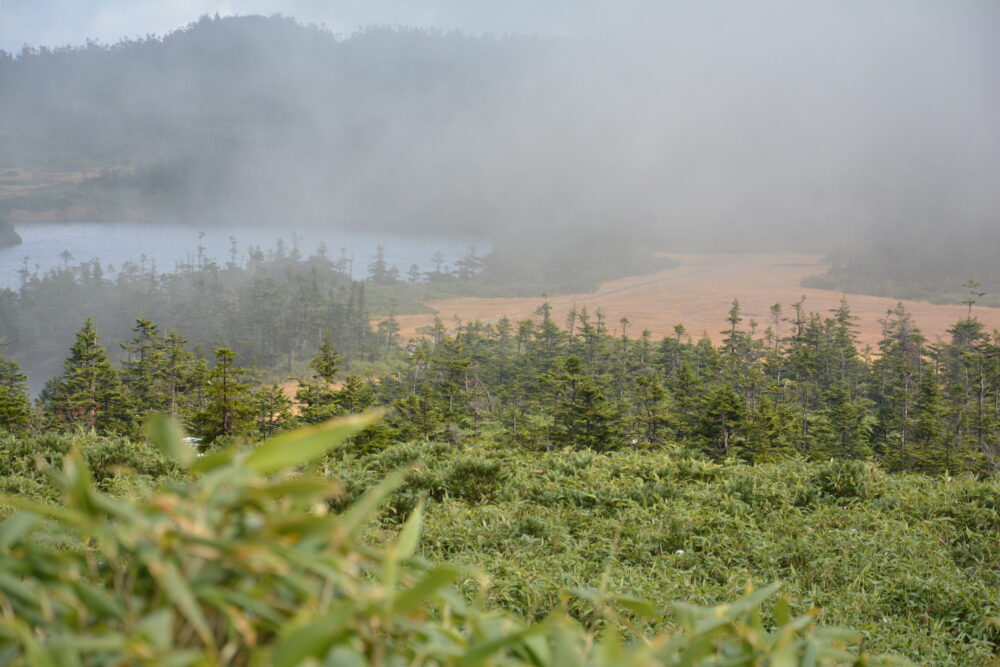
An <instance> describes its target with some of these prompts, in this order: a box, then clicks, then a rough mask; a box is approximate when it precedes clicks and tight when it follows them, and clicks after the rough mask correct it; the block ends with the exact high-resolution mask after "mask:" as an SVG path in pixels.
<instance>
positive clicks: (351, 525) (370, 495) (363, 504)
mask: <svg viewBox="0 0 1000 667" xmlns="http://www.w3.org/2000/svg"><path fill="white" fill-rule="evenodd" d="M406 473H407V471H406V470H397V471H396V472H394V473H392V474H390V475H389V476H387V477H386V478H385V479H383V480H382V481H381V482H379V483H378V484H377V485H376V486H375V487H374V488H372V489H369V490H368V491H367V492H365V494H364V495H363V496H361V498H359V499H358V500H357V501H356V502H355V503H354V504H353V505H351V506H350V507H349V508H347V510H346V511H345V512H344V513H343V514H341V515H340V530H341V531H343V533H344V534H345V535H353V534H354V533H355V532H357V530H358V529H359V528H360V527H361V526H362V525H364V523H365V522H366V521H368V520H369V519H370V518H371V516H372V514H374V512H375V509H376V508H377V507H378V506H379V505H381V504H382V503H383V502H384V501H385V500H386V498H388V497H389V496H390V495H391V494H392V492H393V491H395V490H396V489H398V488H399V487H400V486H402V485H403V481H404V480H405V479H406Z"/></svg>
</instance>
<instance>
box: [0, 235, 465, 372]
mask: <svg viewBox="0 0 1000 667" xmlns="http://www.w3.org/2000/svg"><path fill="white" fill-rule="evenodd" d="M65 260H66V261H65V262H64V263H63V265H62V266H60V267H58V268H56V269H53V270H49V271H47V272H45V273H41V274H39V273H38V272H37V271H34V272H33V271H30V270H29V269H28V267H27V263H25V266H24V267H22V269H21V272H20V285H19V287H18V289H17V290H9V289H8V290H0V346H2V347H3V348H4V351H5V352H6V353H7V354H8V355H9V356H11V357H13V358H15V359H17V360H18V361H19V362H20V363H21V365H22V366H23V367H24V368H25V369H27V370H28V371H29V373H30V374H31V375H32V376H33V377H38V378H42V379H44V378H48V377H50V376H52V375H54V374H55V373H56V372H58V370H59V364H60V362H61V360H62V358H63V356H64V355H65V350H66V349H67V348H68V347H69V345H70V344H71V343H72V332H73V331H75V330H76V329H77V328H79V326H80V323H81V322H83V320H84V319H86V318H87V317H91V316H93V317H94V318H95V320H96V321H98V322H99V323H100V324H101V327H102V330H103V332H104V334H105V335H106V336H107V340H108V341H110V345H111V347H112V348H114V349H117V347H118V345H120V344H122V343H125V342H126V341H128V340H129V339H130V338H131V336H132V333H131V330H132V328H133V326H134V324H135V320H136V318H141V319H148V320H152V321H155V322H157V323H158V324H159V325H161V326H162V327H163V328H164V330H169V329H171V328H173V329H179V330H183V331H184V332H185V337H186V339H187V340H188V341H189V343H190V346H191V347H192V348H193V349H194V350H196V351H199V353H202V354H206V355H207V354H209V352H206V351H210V350H212V349H215V348H218V347H226V348H231V349H233V350H235V351H236V353H237V354H238V357H239V361H240V362H241V363H242V364H244V365H247V366H251V367H253V368H255V369H257V370H259V371H261V372H266V371H273V372H275V373H277V372H281V373H284V374H288V373H290V372H292V371H293V370H294V369H295V368H297V367H299V366H303V367H304V365H305V364H306V363H307V362H308V360H309V358H311V356H312V354H313V353H314V351H315V349H316V348H317V347H318V346H319V345H320V343H321V342H322V341H323V340H324V338H325V337H331V338H332V339H333V340H334V341H335V342H336V344H337V346H338V347H339V349H340V350H341V351H342V352H343V354H345V356H346V357H347V360H348V362H353V361H356V360H358V361H365V360H367V361H372V360H375V359H378V358H380V357H381V354H382V350H384V349H385V341H384V338H385V336H386V335H392V332H393V331H394V330H396V329H398V325H396V324H395V320H394V319H393V317H392V315H393V314H394V313H395V314H399V313H404V312H413V311H414V310H418V309H420V308H421V306H419V305H418V303H417V302H418V300H419V299H421V298H423V296H424V294H425V293H426V292H427V291H428V290H441V289H463V288H465V287H466V286H467V285H466V284H467V283H469V282H470V281H471V280H472V279H473V278H474V277H476V276H477V275H478V273H479V272H480V270H481V263H482V258H480V257H479V256H478V255H477V254H476V252H475V250H474V249H471V248H470V249H469V251H468V252H466V253H465V255H463V256H462V257H461V258H459V259H458V261H457V263H456V264H457V266H455V267H454V269H452V268H451V267H449V266H448V265H447V264H445V263H444V258H443V257H442V256H441V255H440V253H438V254H437V255H435V257H434V258H433V260H434V261H433V268H432V269H431V270H429V271H426V272H421V271H420V270H419V269H418V268H417V267H412V266H411V267H409V268H408V269H404V270H405V273H402V272H401V270H400V268H399V267H396V266H395V265H392V264H388V263H387V262H386V260H385V255H384V251H383V250H382V248H379V249H378V250H377V252H376V254H375V255H374V256H373V257H372V258H371V262H370V263H369V264H368V266H367V267H364V266H361V267H358V266H353V267H352V266H351V264H350V260H349V259H347V258H346V256H344V255H343V253H341V255H340V256H339V257H336V258H334V257H330V256H328V254H327V251H326V249H325V248H324V247H322V246H321V247H320V248H318V249H317V250H316V251H315V252H314V253H312V254H310V255H308V256H307V255H305V254H304V253H302V252H301V251H300V250H299V249H298V247H297V246H295V245H294V244H293V245H292V246H291V247H289V246H287V245H285V244H284V243H283V242H281V241H279V242H278V244H277V245H276V246H275V247H274V248H272V249H270V250H267V251H264V250H262V249H260V248H258V247H251V248H249V249H247V251H246V252H245V253H243V252H241V251H240V249H239V248H238V246H237V242H236V240H235V239H233V245H232V250H231V253H230V256H229V257H228V258H227V259H226V260H225V261H220V260H216V259H213V258H211V257H209V256H208V255H206V253H205V251H204V249H203V248H198V249H197V250H196V251H195V252H193V253H192V255H191V258H190V260H189V261H188V262H185V263H182V264H180V265H178V266H177V267H175V269H174V270H173V271H172V272H164V271H162V269H161V267H158V266H157V265H156V264H155V262H154V261H153V260H151V259H148V258H144V259H142V260H140V261H138V262H127V263H125V264H124V265H122V266H120V267H117V268H114V270H112V268H111V267H108V268H106V267H104V266H102V264H101V263H100V262H97V261H90V262H82V263H78V264H74V263H72V258H71V256H70V255H69V254H68V253H67V254H66V255H65ZM359 273H360V274H362V275H363V276H364V278H363V279H362V280H353V279H352V278H351V275H352V274H359ZM373 313H382V314H383V316H382V317H381V318H379V319H375V318H374V316H373ZM373 320H374V321H373ZM387 332H388V333H387Z"/></svg>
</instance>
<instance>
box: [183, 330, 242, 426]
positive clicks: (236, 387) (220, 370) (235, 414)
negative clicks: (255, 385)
mask: <svg viewBox="0 0 1000 667" xmlns="http://www.w3.org/2000/svg"><path fill="white" fill-rule="evenodd" d="M246 374H247V371H246V369H243V368H239V367H237V366H236V354H235V353H234V352H233V351H232V350H230V349H228V348H219V349H217V350H215V366H214V367H213V368H212V371H211V373H210V375H209V380H208V387H207V391H206V394H207V404H206V406H205V408H204V409H203V410H202V411H201V412H199V413H197V414H196V415H195V416H194V418H193V419H192V426H193V427H194V429H193V430H194V432H195V433H196V434H197V435H198V436H200V437H201V438H203V439H204V440H205V442H213V441H215V440H217V439H218V438H221V437H224V436H230V435H237V434H239V433H241V432H242V431H243V430H244V429H245V428H246V427H247V421H248V419H249V418H250V416H251V414H252V409H253V408H252V406H251V404H250V391H249V389H250V388H249V385H247V384H245V383H243V382H242V381H241V380H242V379H243V377H244V376H245V375H246Z"/></svg>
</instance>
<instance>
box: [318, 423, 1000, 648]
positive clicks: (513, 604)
mask: <svg viewBox="0 0 1000 667" xmlns="http://www.w3.org/2000/svg"><path fill="white" fill-rule="evenodd" d="M469 461H481V462H483V464H484V465H482V466H481V467H480V470H483V471H486V470H492V471H494V472H491V473H490V474H491V475H495V476H496V479H497V480H498V481H497V482H496V483H494V484H492V485H490V486H486V487H485V489H483V490H482V491H479V490H478V489H477V492H476V493H469V492H468V489H469V486H470V484H471V480H474V479H476V477H475V476H473V475H472V474H470V475H469V478H470V479H465V478H463V477H461V476H458V475H456V474H455V471H456V470H457V469H458V467H459V466H462V467H464V466H466V465H467V463H466V462H469ZM414 462H418V463H417V464H416V467H414V468H410V472H409V473H408V474H407V477H406V482H405V483H404V486H403V487H402V488H401V489H400V490H398V491H397V492H396V493H395V494H394V495H393V496H392V497H391V498H390V499H389V501H388V504H387V506H386V510H385V511H384V512H383V513H382V514H381V515H380V519H381V520H380V524H379V526H377V527H375V528H373V530H372V532H371V535H372V536H373V539H379V538H380V536H381V535H383V534H384V533H385V531H388V530H393V529H394V528H395V527H397V526H398V525H399V524H400V523H401V522H402V521H403V520H404V519H405V517H406V516H407V514H408V512H409V511H411V510H412V508H414V507H415V506H416V505H417V503H418V502H419V499H420V498H421V497H424V498H426V499H427V505H426V511H425V517H424V539H423V541H422V545H423V546H422V553H423V554H424V555H426V556H427V557H429V558H430V559H431V560H434V561H440V560H447V561H449V562H456V563H461V564H465V565H469V566H473V567H476V568H478V569H481V570H483V571H485V572H487V573H488V574H489V575H490V577H491V582H492V586H491V588H490V590H489V591H488V593H487V600H488V601H489V602H490V603H491V604H493V605H496V606H499V607H502V608H505V609H508V610H510V611H512V612H514V613H517V614H518V615H521V616H524V617H527V618H531V619H535V620H542V619H544V618H546V617H547V616H548V615H549V614H551V613H553V612H556V611H560V610H565V611H566V612H567V613H569V614H570V616H571V617H573V618H575V619H577V620H578V621H580V622H581V623H584V624H585V625H587V626H588V627H597V628H606V627H618V626H617V625H616V624H615V623H610V624H608V622H607V621H606V619H604V618H603V617H602V616H601V615H600V614H599V613H597V611H596V610H595V607H594V606H593V605H592V604H589V603H587V602H586V601H585V600H581V599H577V598H570V599H568V600H567V598H566V597H565V595H564V592H565V591H566V590H568V589H578V588H583V589H597V590H613V591H618V592H622V593H628V594H631V595H634V596H637V597H638V598H640V599H645V600H648V601H650V602H651V603H653V604H654V605H656V606H659V607H666V606H668V605H669V603H670V602H671V601H672V600H676V599H684V600H689V601H691V602H695V603H698V604H703V605H714V604H718V603H720V602H722V601H725V600H731V599H733V598H736V597H738V596H739V595H741V594H742V593H743V591H744V587H745V585H746V583H747V582H748V581H754V582H761V581H774V580H780V581H782V582H783V587H782V590H783V593H784V595H785V597H786V598H787V600H788V602H789V604H790V605H791V607H792V609H794V610H798V611H799V612H804V611H806V610H808V609H809V608H810V607H812V606H816V607H821V608H823V610H824V613H823V616H822V617H821V618H820V619H819V621H820V623H821V624H822V625H824V626H825V625H827V624H832V625H845V626H851V627H855V628H857V629H858V631H859V632H860V633H861V639H860V642H861V645H862V646H864V647H865V648H866V649H867V650H869V651H875V652H893V653H899V654H903V655H906V656H908V657H910V658H911V659H913V660H915V661H916V662H918V663H920V664H952V665H967V664H987V663H988V662H989V660H991V659H992V656H993V655H994V653H995V652H996V651H997V649H998V647H1000V633H998V632H997V630H996V628H994V627H993V626H990V625H989V624H988V623H987V620H988V619H989V618H992V617H994V616H997V615H998V614H1000V593H998V591H1000V577H998V575H997V572H998V570H997V568H996V567H995V564H996V534H997V530H1000V504H998V501H997V498H1000V482H998V481H997V480H996V479H994V478H989V479H985V480H980V479H976V478H975V477H971V476H970V477H960V478H944V479H941V478H934V477H928V476H925V475H922V474H899V473H896V474H888V473H885V472H883V471H882V470H881V469H880V468H878V467H877V466H875V465H873V464H871V463H869V462H866V461H855V460H843V459H835V460H833V461H825V462H808V461H804V460H802V459H785V460H782V461H781V462H777V463H768V464H762V465H747V464H741V463H736V462H729V463H723V464H717V463H713V462H712V461H710V460H707V459H704V458H701V457H698V456H694V457H692V456H691V455H690V454H688V453H686V452H684V451H683V450H681V449H680V448H667V449H665V450H664V449H653V450H646V449H642V448H640V449H638V450H636V451H632V450H631V449H624V450H618V451H611V452H595V451H591V450H582V451H580V450H572V449H566V450H558V451H552V452H538V451H534V450H530V451H529V450H512V449H510V448H509V447H508V446H506V445H501V444H493V443H489V442H484V443H477V444H467V445H465V446H464V447H462V448H460V449H456V448H454V447H452V446H450V445H447V444H443V443H423V442H411V443H403V444H396V445H390V446H387V447H386V448H384V449H383V450H381V451H372V452H368V453H359V452H357V451H355V450H352V449H350V448H345V449H344V450H341V451H340V452H338V453H337V454H336V455H335V456H334V457H333V458H332V460H331V461H330V462H329V463H328V464H327V466H328V469H329V470H330V471H331V473H332V474H334V475H336V476H337V477H338V478H340V479H342V480H343V481H344V483H345V487H346V488H347V489H348V494H347V497H349V498H358V497H360V496H361V495H362V494H363V493H364V492H365V491H366V490H367V489H369V488H371V487H372V486H373V485H374V484H375V483H376V482H377V480H378V479H380V478H382V477H383V476H384V475H386V474H388V473H389V472H390V471H392V470H395V469H397V468H399V467H407V466H410V465H413V464H414ZM479 479H480V480H483V481H487V480H489V477H488V476H486V475H483V476H482V477H479ZM338 506H339V505H338ZM464 590H465V591H466V592H467V593H468V594H469V595H473V596H474V595H476V594H477V591H476V589H475V587H466V588H464ZM765 618H769V617H768V616H767V615H766V614H765ZM642 627H647V626H642Z"/></svg>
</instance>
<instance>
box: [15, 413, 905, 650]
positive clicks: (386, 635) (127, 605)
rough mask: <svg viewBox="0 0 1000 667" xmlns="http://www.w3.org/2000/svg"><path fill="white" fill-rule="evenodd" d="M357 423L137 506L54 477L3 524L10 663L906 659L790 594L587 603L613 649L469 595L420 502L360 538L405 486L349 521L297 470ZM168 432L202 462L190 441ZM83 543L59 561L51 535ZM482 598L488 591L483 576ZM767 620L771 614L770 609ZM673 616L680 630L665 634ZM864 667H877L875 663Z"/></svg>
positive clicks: (218, 465)
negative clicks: (427, 543) (57, 499)
mask: <svg viewBox="0 0 1000 667" xmlns="http://www.w3.org/2000/svg"><path fill="white" fill-rule="evenodd" d="M370 421H371V420H370V418H348V419H345V420H340V421H334V422H330V423H328V424H324V425H319V426H314V427H311V428H310V429H308V430H305V431H302V432H298V433H292V434H286V435H283V436H280V437H279V438H277V439H274V440H271V441H267V442H265V443H263V444H261V445H259V446H258V447H257V448H255V449H250V450H244V451H239V450H232V449H231V450H226V451H224V452H221V453H219V454H217V455H215V456H211V457H204V458H201V459H193V460H192V459H191V457H190V456H184V457H183V458H184V459H186V460H189V461H192V462H191V463H189V464H188V466H189V467H188V473H187V477H186V479H184V480H175V481H171V482H168V483H166V484H165V485H163V486H161V487H160V488H158V489H155V490H154V489H151V488H146V489H143V490H140V492H139V493H138V494H137V495H138V497H137V499H136V500H135V501H132V502H128V501H123V500H120V499H117V498H115V497H113V496H111V495H108V494H107V493H104V492H102V491H101V490H100V489H99V488H98V487H97V486H95V484H94V482H93V479H92V476H91V471H90V469H89V467H88V465H87V463H86V461H85V460H84V458H83V456H82V455H81V454H80V452H79V450H77V449H73V450H71V451H70V452H69V453H68V454H67V455H66V456H65V457H64V458H63V460H62V466H61V469H59V470H53V471H52V477H53V479H54V480H55V483H56V484H57V486H58V487H59V490H60V492H61V493H62V503H61V504H60V505H50V504H44V503H35V502H31V501H28V500H25V499H24V498H19V497H9V496H8V497H6V498H5V501H6V502H7V503H10V504H14V505H16V506H19V507H20V508H21V509H22V512H21V513H19V514H16V515H14V516H12V517H11V518H9V519H8V520H6V521H5V522H4V523H3V524H0V544H2V545H3V549H2V551H0V603H2V605H3V607H4V609H5V613H4V614H3V615H2V616H0V651H2V652H3V654H4V656H5V661H6V662H7V664H15V665H16V664H36V665H37V664H46V665H48V664H51V665H56V664H121V663H127V664H150V663H154V662H155V663H156V664H175V665H188V664H206V663H209V664H219V663H225V664H273V665H299V664H312V663H314V662H318V663H319V664H324V663H325V664H359V665H360V664H376V665H388V664H441V665H507V664H509V665H526V664H527V665H538V666H545V665H553V666H556V665H566V664H583V663H584V662H586V663H587V664H591V665H637V666H638V665H692V664H719V665H722V664H728V665H734V664H746V665H750V664H801V665H817V664H824V665H827V664H829V665H832V664H873V665H875V664H898V661H897V662H895V663H893V661H890V660H879V659H874V658H864V657H859V656H858V655H857V654H856V653H855V652H853V651H851V650H849V649H848V647H849V645H850V644H852V643H853V642H855V641H856V639H857V635H855V634H854V633H850V632H844V631H836V630H832V629H830V628H825V627H817V625H816V615H815V613H807V614H805V615H801V616H795V615H794V614H792V613H791V608H790V606H789V604H788V603H787V601H785V600H784V599H780V598H779V599H778V601H777V602H776V603H775V604H773V605H769V606H767V607H764V606H763V605H765V603H766V601H767V600H768V599H769V598H772V597H773V596H774V593H775V589H776V587H774V586H770V587H766V588H764V589H761V590H760V591H755V592H750V593H749V594H748V595H747V596H746V597H743V598H741V599H739V600H738V601H736V602H734V603H732V604H727V605H722V606H719V607H714V608H703V607H699V606H695V605H673V606H672V607H670V608H667V609H664V608H660V607H658V606H657V605H655V604H650V603H647V602H643V601H641V600H638V599H635V598H633V597H630V596H623V595H612V594H608V593H605V592H603V591H589V590H580V591H577V592H576V599H578V600H580V601H581V602H582V603H583V604H586V605H588V606H589V607H591V608H592V609H594V611H595V614H597V615H598V616H599V617H602V618H604V619H605V622H606V624H607V630H606V631H605V632H602V633H599V634H595V633H594V632H593V631H592V630H588V629H586V628H585V627H582V626H581V625H580V624H578V623H576V622H574V621H572V620H570V618H569V617H568V616H567V615H566V614H565V613H563V612H556V613H553V614H551V615H549V616H548V617H547V618H546V619H544V620H542V621H540V622H535V623H531V622H525V621H522V620H520V619H518V618H517V617H515V616H512V615H509V614H505V613H503V612H495V611H485V610H483V609H482V608H481V607H479V606H478V605H476V604H472V603H470V602H468V601H467V600H465V599H464V598H463V597H462V596H459V595H457V594H456V593H455V591H454V590H453V589H452V588H451V585H452V584H453V583H454V582H456V581H459V580H462V579H463V578H465V577H467V576H468V575H467V574H466V573H465V572H464V571H463V570H462V569H460V568H456V567H452V566H447V565H433V564H429V563H427V562H426V561H424V560H423V559H422V558H419V557H417V555H416V553H417V550H418V542H419V540H420V533H421V527H422V524H423V522H424V518H425V517H424V513H423V511H422V509H421V508H420V507H419V506H418V507H417V508H416V509H415V511H414V512H413V513H412V514H411V515H410V518H409V519H408V520H407V521H406V522H405V524H404V525H403V526H402V528H401V530H400V531H399V534H398V536H397V537H395V538H393V539H386V540H384V542H383V543H382V544H381V546H378V547H375V548H373V547H370V546H365V545H363V544H362V543H360V542H359V541H358V536H359V533H360V532H361V531H362V530H363V529H364V527H365V525H366V524H367V523H368V522H369V521H370V520H371V517H372V515H373V512H374V511H375V510H376V508H377V507H378V505H379V504H380V503H381V502H383V501H384V500H385V498H386V497H387V496H388V495H389V494H391V493H392V491H393V490H394V489H395V488H397V487H398V486H399V484H400V482H401V481H402V473H398V474H395V475H392V476H390V477H389V478H387V479H386V480H385V481H383V482H381V483H379V484H377V485H375V486H374V487H373V488H372V489H371V490H370V491H369V492H368V493H366V494H365V495H364V496H362V497H361V498H359V499H358V500H357V501H356V502H355V503H354V504H353V505H351V506H350V507H349V508H348V509H346V510H345V511H344V512H342V513H340V514H331V513H329V512H327V511H326V509H325V507H326V506H325V505H324V503H323V501H324V500H325V499H327V498H330V497H332V496H334V495H336V493H337V485H336V484H335V483H332V482H330V481H328V480H326V479H323V478H319V477H314V476H312V475H309V474H301V473H296V472H294V471H295V469H296V468H299V467H301V466H304V465H308V464H309V463H310V462H311V461H315V460H316V459H317V458H319V457H321V456H322V455H323V453H324V452H325V451H327V450H329V449H331V448H334V447H336V446H337V445H338V444H340V443H342V442H344V441H345V440H346V439H347V438H348V437H349V436H350V435H351V434H352V433H356V432H357V431H358V430H359V429H361V428H363V427H365V426H366V425H367V424H369V423H370ZM151 432H153V433H155V434H157V437H159V438H161V439H162V440H161V442H160V445H161V447H162V448H163V449H164V451H167V452H174V453H179V452H182V451H184V450H183V447H184V445H183V444H182V443H181V442H179V440H176V438H177V434H176V430H173V429H170V428H166V427H164V426H163V425H162V423H161V424H159V425H154V426H153V428H152V429H151ZM49 526H52V527H58V529H59V530H60V531H64V532H67V533H69V534H72V535H74V536H75V537H76V540H75V541H71V542H69V543H67V544H64V545H61V546H59V547H53V546H51V545H49V544H47V543H46V541H45V540H44V539H41V537H42V533H40V532H39V531H40V530H42V529H45V528H47V527H49ZM466 581H468V582H469V583H470V584H471V583H472V580H468V579H466ZM765 610H766V613H765ZM666 618H673V619H675V620H674V623H673V624H671V625H667V626H663V625H662V623H663V621H664V620H665V619H666ZM859 661H864V662H863V663H861V662H859Z"/></svg>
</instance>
